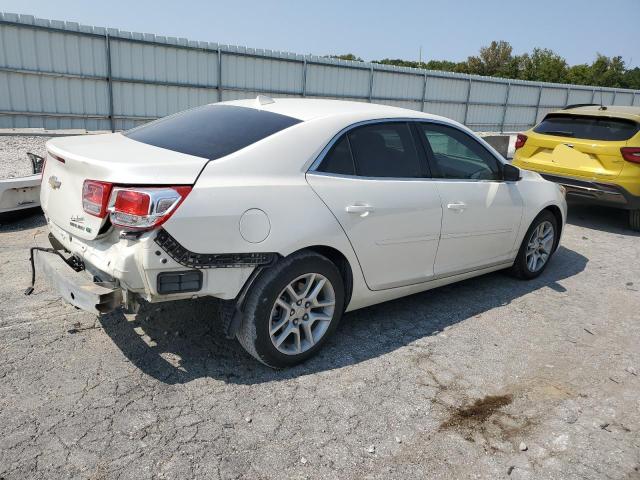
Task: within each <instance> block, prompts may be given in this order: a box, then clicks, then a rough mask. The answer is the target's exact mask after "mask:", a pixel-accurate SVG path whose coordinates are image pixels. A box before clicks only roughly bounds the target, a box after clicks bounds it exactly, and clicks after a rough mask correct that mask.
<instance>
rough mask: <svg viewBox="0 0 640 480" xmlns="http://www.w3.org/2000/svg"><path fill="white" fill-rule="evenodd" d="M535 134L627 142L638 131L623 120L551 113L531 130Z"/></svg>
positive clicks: (636, 125)
mask: <svg viewBox="0 0 640 480" xmlns="http://www.w3.org/2000/svg"><path fill="white" fill-rule="evenodd" d="M533 131H534V132H536V133H542V134H545V135H558V136H561V137H573V138H585V139H588V140H605V141H614V142H615V141H621V140H629V139H630V138H631V137H633V136H634V135H635V134H636V132H637V131H638V124H637V123H636V122H633V121H631V120H626V119H623V118H606V117H589V116H582V115H581V116H578V115H570V114H562V113H552V114H549V115H547V116H546V117H545V119H544V120H542V122H540V124H539V125H538V126H536V127H535V128H534V129H533Z"/></svg>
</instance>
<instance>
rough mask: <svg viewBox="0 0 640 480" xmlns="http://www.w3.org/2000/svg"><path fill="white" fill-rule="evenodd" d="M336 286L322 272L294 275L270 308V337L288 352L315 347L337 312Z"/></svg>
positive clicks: (295, 353) (296, 352)
mask: <svg viewBox="0 0 640 480" xmlns="http://www.w3.org/2000/svg"><path fill="white" fill-rule="evenodd" d="M335 305H336V296H335V291H334V289H333V285H331V282H330V281H329V279H328V278H327V277H325V276H324V275H321V274H319V273H307V274H304V275H301V276H299V277H297V278H295V279H294V280H293V281H292V282H290V283H289V284H288V285H287V286H286V287H285V288H284V289H283V290H282V291H281V292H280V294H279V295H278V298H277V299H276V301H275V304H274V305H273V308H272V309H271V317H270V319H269V336H270V337H271V342H272V343H273V346H274V347H276V348H277V349H278V351H280V352H282V353H284V354H286V355H298V354H301V353H304V352H306V351H307V350H309V349H310V348H312V347H313V346H314V345H315V344H316V343H318V342H319V341H320V339H321V338H322V337H323V336H324V334H325V333H326V332H327V330H328V328H329V325H330V324H331V320H332V319H333V314H334V311H335Z"/></svg>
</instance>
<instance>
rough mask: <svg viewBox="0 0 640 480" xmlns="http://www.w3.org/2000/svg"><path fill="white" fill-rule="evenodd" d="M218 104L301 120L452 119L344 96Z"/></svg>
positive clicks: (237, 101) (251, 100)
mask: <svg viewBox="0 0 640 480" xmlns="http://www.w3.org/2000/svg"><path fill="white" fill-rule="evenodd" d="M217 105H236V106H239V107H249V108H255V109H261V110H264V111H268V112H273V113H279V114H281V115H287V116H289V117H293V118H297V119H299V120H302V121H308V120H314V119H317V118H324V117H330V116H339V115H349V114H352V115H353V114H355V115H358V116H366V117H370V118H371V119H377V118H417V119H421V118H424V119H434V120H442V121H446V122H449V123H453V122H452V121H451V120H450V119H447V118H444V117H440V116H438V115H431V114H428V113H423V112H419V111H417V110H409V109H406V108H399V107H392V106H390V105H379V104H376V103H368V102H354V101H346V100H327V99H316V98H275V99H272V98H270V97H264V96H258V97H257V98H254V99H248V100H233V101H229V102H221V103H219V104H217Z"/></svg>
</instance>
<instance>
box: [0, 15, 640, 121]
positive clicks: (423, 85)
mask: <svg viewBox="0 0 640 480" xmlns="http://www.w3.org/2000/svg"><path fill="white" fill-rule="evenodd" d="M107 45H109V48H107ZM109 80H110V81H109ZM425 80H426V82H425ZM258 94H270V95H274V96H279V97H289V96H290V97H300V96H305V97H310V98H314V97H317V98H340V99H346V100H355V101H373V102H377V103H384V104H387V105H394V106H398V107H403V108H408V109H412V110H423V111H425V112H429V113H434V114H438V115H443V116H446V117H449V118H452V119H454V120H457V121H459V122H462V123H466V124H467V125H469V126H470V127H472V128H474V129H476V130H490V131H496V130H522V129H525V128H528V127H529V126H531V125H533V124H534V123H535V122H536V121H539V120H540V118H542V116H544V115H545V114H546V113H547V112H549V111H552V110H555V109H557V108H561V107H564V106H565V105H566V104H572V103H591V102H592V101H594V102H596V103H597V102H600V101H602V102H603V103H605V104H615V105H634V104H635V105H640V92H634V91H632V90H624V89H609V88H600V87H585V86H577V85H558V84H546V83H536V82H525V81H520V80H506V79H496V78H490V77H478V76H473V75H472V76H469V75H463V74H456V73H448V72H437V71H425V70H416V69H410V68H404V67H395V66H388V65H380V64H373V63H364V62H348V61H342V60H336V59H330V58H324V57H317V56H303V55H298V54H293V53H282V52H273V51H270V50H255V49H250V48H246V47H236V46H225V45H218V44H216V43H208V42H196V41H192V40H188V39H186V38H174V37H162V36H157V35H154V34H142V33H136V32H125V31H119V30H116V29H105V28H102V27H92V26H87V25H79V24H77V23H74V22H61V21H56V20H45V19H38V18H34V17H32V16H29V15H16V14H8V13H0V128H13V127H16V128H21V127H40V128H49V129H60V128H86V129H88V130H104V129H110V128H115V129H123V128H129V127H131V126H134V125H137V124H140V123H143V122H146V121H149V120H150V119H153V118H157V117H161V116H165V115H168V114H171V113H174V112H177V111H180V110H183V109H186V108H189V107H193V106H196V105H201V104H204V103H210V102H215V101H219V100H231V99H238V98H252V97H255V96H256V95H258ZM505 102H506V103H505ZM536 117H537V118H536Z"/></svg>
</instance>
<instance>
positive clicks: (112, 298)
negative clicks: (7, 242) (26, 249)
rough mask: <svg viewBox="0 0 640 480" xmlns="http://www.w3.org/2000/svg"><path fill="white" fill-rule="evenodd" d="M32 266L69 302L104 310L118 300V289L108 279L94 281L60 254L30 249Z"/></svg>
mask: <svg viewBox="0 0 640 480" xmlns="http://www.w3.org/2000/svg"><path fill="white" fill-rule="evenodd" d="M32 254H33V256H34V257H33V260H34V266H35V270H36V271H37V272H38V273H41V274H42V275H44V276H45V277H46V278H47V280H48V283H49V284H50V285H52V286H53V287H54V288H55V289H56V290H57V292H58V293H59V294H60V296H61V297H62V298H64V299H65V300H66V301H67V302H68V303H70V304H71V305H73V306H75V307H77V308H79V309H81V310H84V311H86V312H90V313H94V314H102V313H108V312H111V311H113V310H115V309H116V308H118V307H119V306H120V305H121V304H122V290H121V289H120V288H119V287H116V286H114V285H113V284H112V283H96V282H93V281H92V280H91V278H89V276H88V275H87V272H85V271H80V272H77V271H75V270H74V269H73V268H72V267H71V265H69V263H67V262H66V261H65V260H64V259H63V258H62V257H61V256H60V255H58V254H57V253H54V252H48V251H43V250H34V251H33V253H32Z"/></svg>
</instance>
